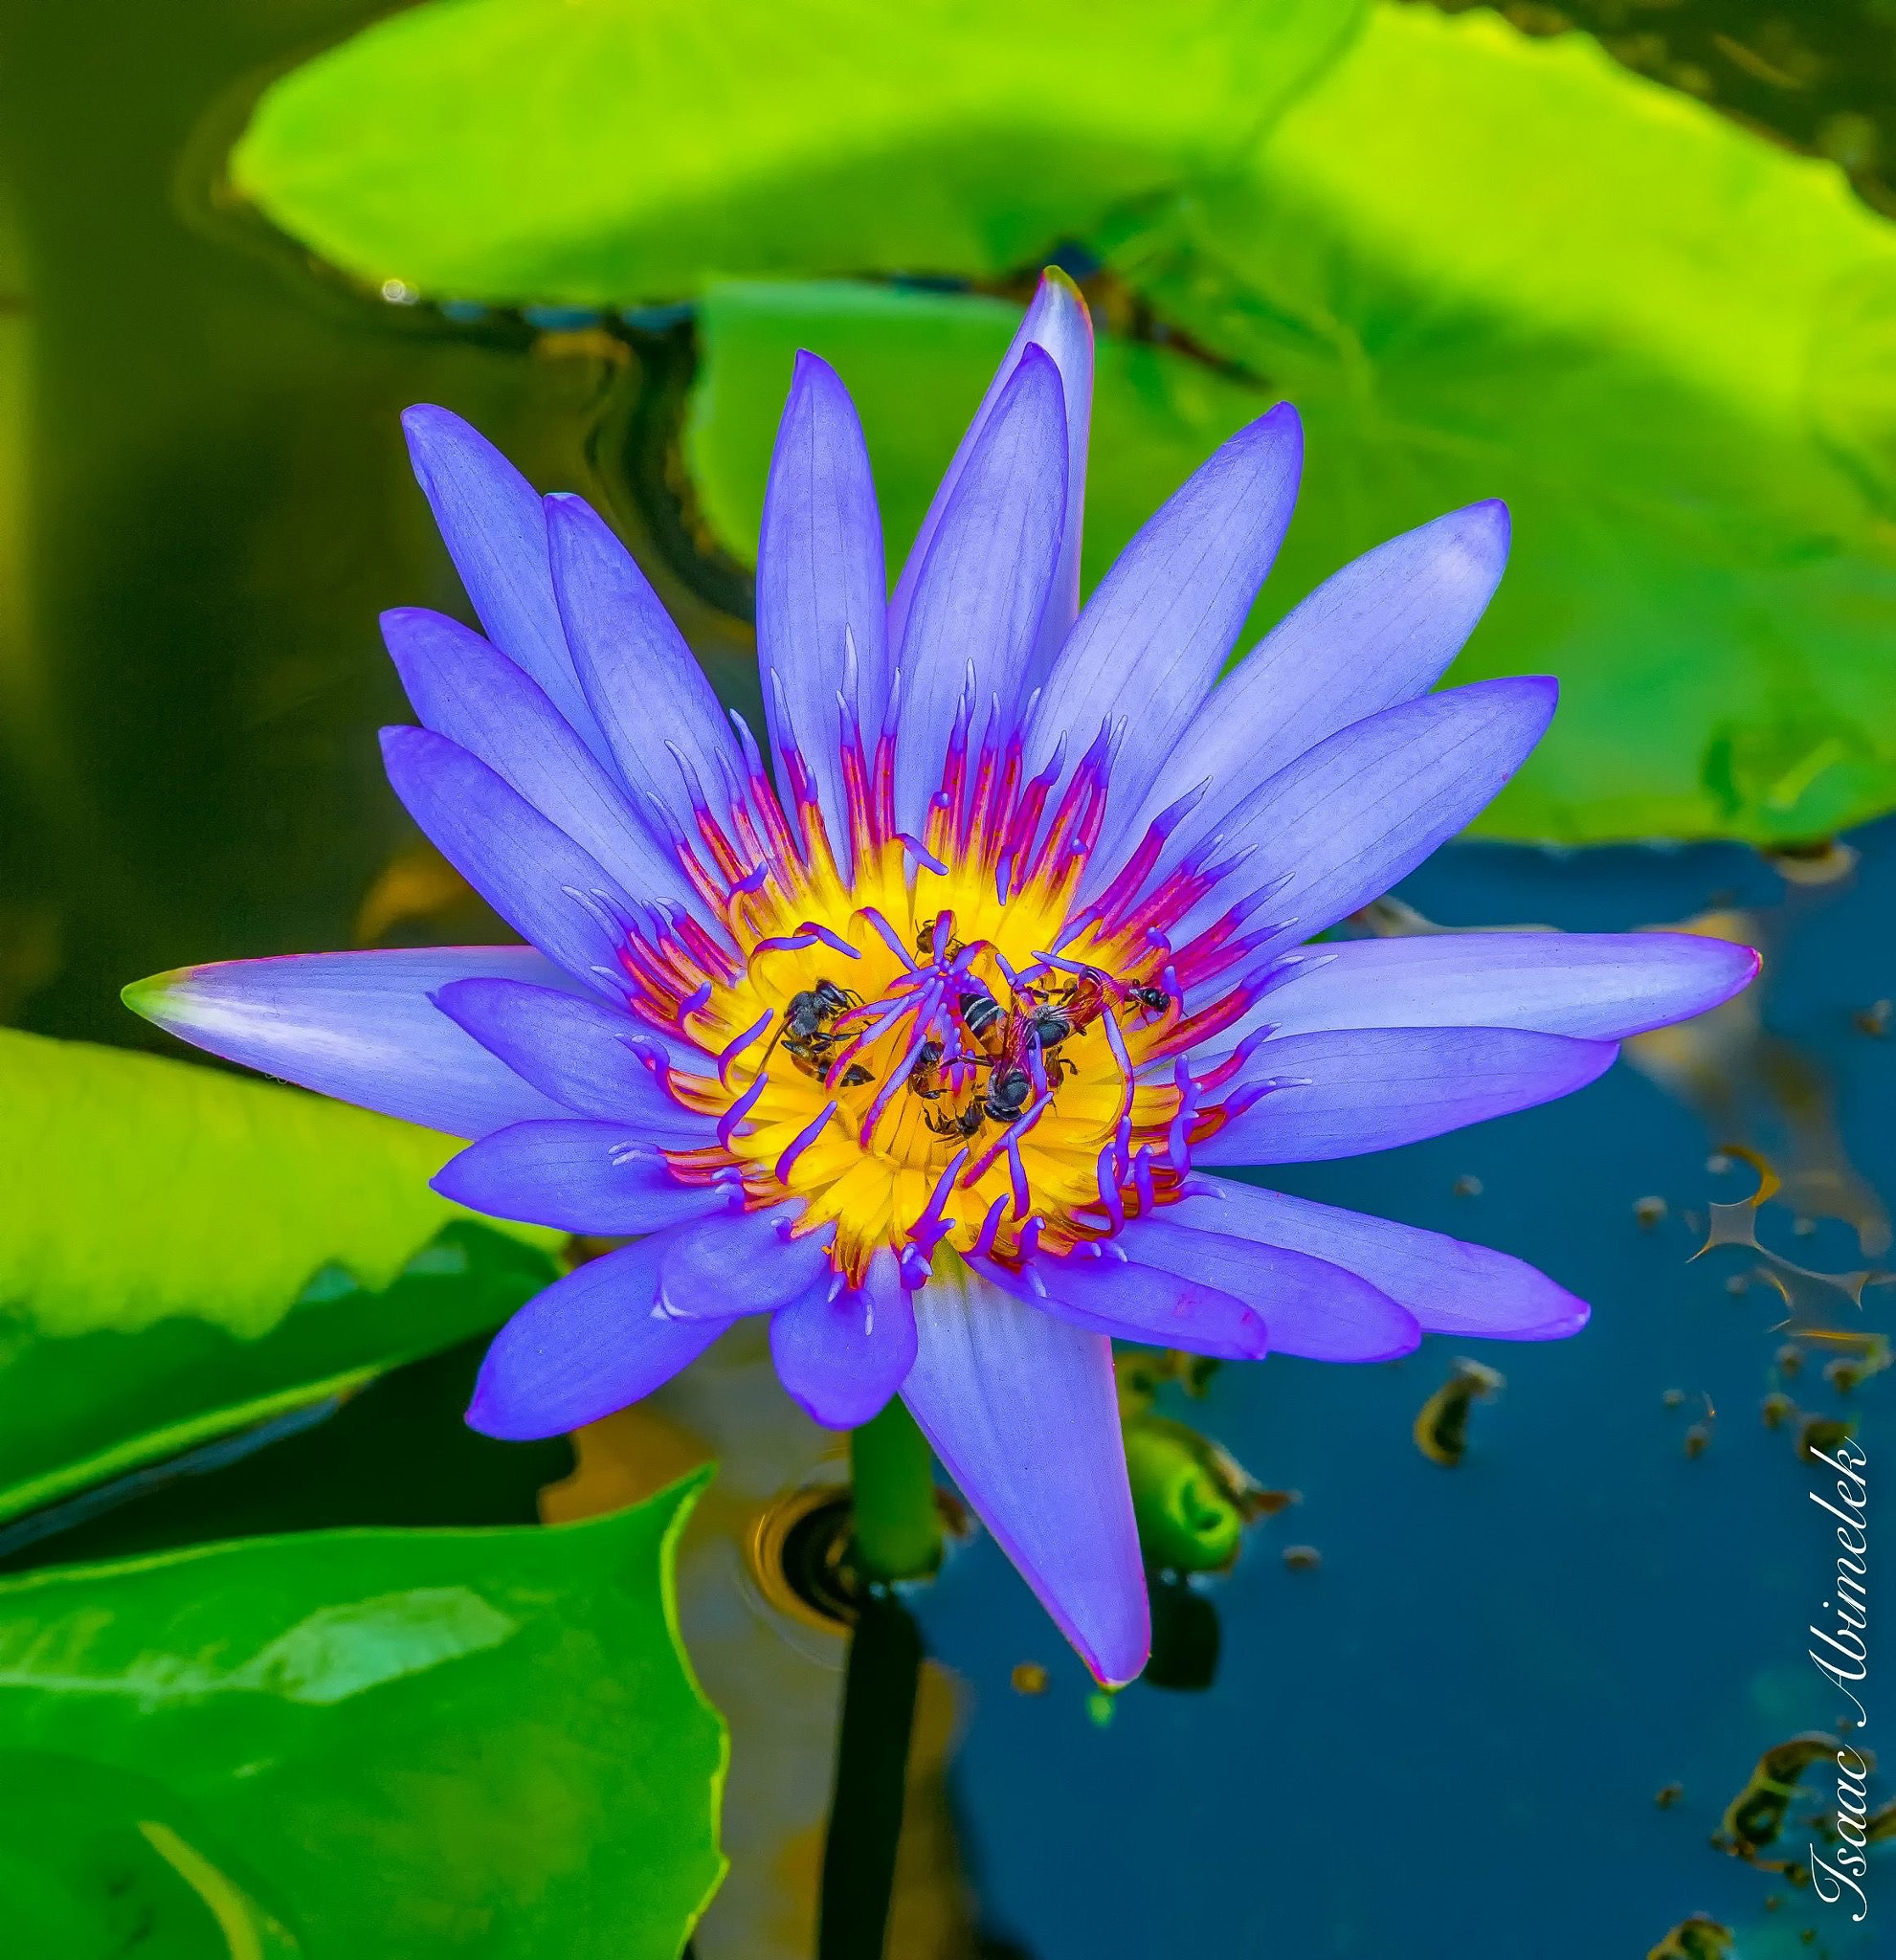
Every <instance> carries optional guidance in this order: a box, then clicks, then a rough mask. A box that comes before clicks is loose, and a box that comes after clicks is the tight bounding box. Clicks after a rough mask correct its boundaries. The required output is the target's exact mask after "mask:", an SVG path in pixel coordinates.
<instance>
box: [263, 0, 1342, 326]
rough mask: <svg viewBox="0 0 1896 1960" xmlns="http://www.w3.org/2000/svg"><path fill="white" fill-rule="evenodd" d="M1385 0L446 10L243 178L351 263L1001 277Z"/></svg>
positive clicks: (278, 100)
mask: <svg viewBox="0 0 1896 1960" xmlns="http://www.w3.org/2000/svg"><path fill="white" fill-rule="evenodd" d="M1362 12H1363V4H1362V0H1174V4H1173V5H1171V6H1169V7H1164V8H1154V7H1150V6H1148V5H1146V4H1144V0H1092V4H1090V5H1080V4H1078V0H1047V4H1043V5H1041V6H1038V7H1030V8H1022V7H1018V6H1015V5H1012V4H1009V0H909V4H907V5H904V6H900V7H885V6H879V5H875V4H864V0H801V4H798V5H795V6H791V7H785V6H781V5H770V4H768V0H726V4H725V5H722V6H719V7H715V8H706V7H704V6H702V5H700V4H697V0H589V4H587V5H585V6H569V7H563V8H560V9H558V10H557V11H556V12H555V13H553V14H551V15H549V13H548V11H547V9H546V5H545V4H544V0H433V4H429V5H424V6H419V7H414V8H411V9H408V10H406V11H402V12H399V13H396V14H394V15H393V16H392V17H390V19H387V20H384V21H380V22H378V23H377V24H376V25H374V26H373V27H370V28H368V29H367V30H365V31H364V32H363V33H360V34H357V35H356V36H355V37H354V38H353V39H351V40H348V41H345V42H344V43H343V44H342V45H341V46H340V47H338V48H335V49H332V50H331V51H330V52H329V53H327V54H325V55H322V56H318V57H317V58H316V59H315V60H313V61H311V62H309V63H308V64H307V65H305V66H304V67H302V68H300V69H297V70H296V71H295V72H293V73H292V74H290V75H288V76H286V77H284V78H282V79H281V80H280V81H279V82H277V83H275V84H274V85H273V86H272V87H271V88H269V89H268V90H266V91H265V93H264V95H263V98H262V100H261V101H260V102H259V103H258V105H257V113H256V115H255V117H254V118H253V120H252V122H251V124H250V127H249V128H248V130H247V131H246V132H245V134H244V136H243V137H242V139H241V140H240V141H239V143H238V145H237V146H236V149H235V151H234V153H233V156H232V159H231V174H232V177H233V180H234V183H235V185H236V187H237V188H238V189H240V190H241V191H243V192H244V193H245V194H247V195H248V196H250V197H251V198H253V199H254V200H255V201H256V202H257V204H258V205H259V206H260V207H261V208H262V210H263V211H264V212H265V213H266V214H267V215H268V216H269V217H271V218H272V219H274V220H275V221H276V222H277V223H278V224H279V225H280V226H281V227H282V228H283V229H284V230H285V231H287V232H289V233H290V234H293V235H294V236H295V237H297V238H299V239H301V241H302V242H303V243H304V244H306V245H309V246H311V247H313V248H314V249H315V250H316V251H317V252H319V253H321V254H322V255H323V256H324V257H326V258H328V259H330V260H331V261H332V262H334V263H335V264H337V265H339V266H341V267H343V268H344V269H345V270H346V271H348V272H350V273H353V274H355V275H357V276H358V277H360V278H367V279H369V280H371V281H374V282H376V283H380V282H381V281H383V280H385V279H390V278H398V279H400V280H402V281H404V282H405V283H406V284H407V285H409V286H411V287H418V288H419V289H420V290H421V291H423V292H424V293H428V294H438V295H441V296H443V297H448V298H459V299H474V300H485V301H567V302H578V303H584V304H593V305H597V304H613V303H625V302H629V301H641V300H649V299H667V298H677V297H679V296H680V295H682V294H687V293H695V292H697V291H698V290H700V288H701V287H702V285H703V281H704V278H705V277H706V275H707V274H711V273H716V272H723V273H725V274H745V273H753V272H786V273H821V272H859V271H875V270H895V269H900V268H903V267H915V268H920V269H925V270H927V271H931V272H958V273H994V272H999V271H1003V270H1006V269H1009V268H1012V267H1014V266H1016V265H1019V264H1021V263H1024V262H1025V261H1027V260H1029V259H1032V258H1035V257H1036V256H1038V255H1041V254H1043V253H1045V252H1046V251H1047V250H1048V249H1049V248H1050V247H1051V246H1052V245H1054V244H1055V243H1057V242H1058V241H1059V240H1060V238H1062V237H1071V236H1077V235H1078V234H1081V233H1082V232H1083V231H1085V230H1086V229H1088V228H1090V227H1091V226H1093V225H1096V224H1097V223H1098V222H1099V221H1100V219H1101V218H1102V217H1103V216H1104V214H1105V212H1107V211H1108V210H1109V209H1111V207H1112V206H1113V205H1114V204H1115V203H1116V202H1118V201H1119V200H1121V199H1123V198H1126V197H1128V196H1133V195H1138V194H1141V193H1145V192H1149V191H1152V190H1156V189H1163V188H1165V187H1168V186H1171V185H1172V184H1175V183H1178V182H1180V181H1181V180H1183V179H1185V178H1187V177H1189V176H1192V175H1193V174H1196V173H1198V172H1201V171H1204V170H1207V169H1216V168H1217V167H1221V166H1223V165H1225V164H1227V163H1229V162H1230V161H1231V160H1232V159H1233V158H1234V157H1235V156H1237V155H1238V153H1239V152H1240V150H1241V149H1242V147H1243V146H1244V145H1246V144H1247V143H1248V142H1249V141H1251V140H1253V139H1255V137H1256V136H1257V134H1258V133H1259V132H1260V130H1261V129H1262V128H1263V127H1264V126H1265V124H1266V123H1268V122H1269V121H1270V119H1271V118H1272V117H1273V116H1274V115H1275V114H1276V113H1277V112H1278V111H1279V110H1280V109H1281V108H1282V107H1283V104H1284V102H1286V101H1287V100H1290V99H1291V98H1292V97H1293V96H1294V95H1295V94H1296V92H1297V91H1298V90H1299V89H1300V88H1301V87H1302V86H1303V85H1304V84H1305V82H1306V81H1307V79H1308V78H1309V77H1310V76H1311V75H1312V74H1314V73H1316V72H1317V71H1319V70H1320V69H1321V68H1322V67H1323V66H1324V64H1325V63H1326V62H1327V61H1328V60H1329V59H1330V58H1331V57H1332V56H1334V54H1335V53H1336V51H1337V50H1338V49H1339V48H1340V47H1342V46H1343V45H1344V44H1345V43H1346V42H1347V41H1348V39H1349V37H1350V33H1352V32H1353V31H1354V30H1355V28H1356V25H1357V23H1358V21H1359V20H1360V18H1361V16H1362Z"/></svg>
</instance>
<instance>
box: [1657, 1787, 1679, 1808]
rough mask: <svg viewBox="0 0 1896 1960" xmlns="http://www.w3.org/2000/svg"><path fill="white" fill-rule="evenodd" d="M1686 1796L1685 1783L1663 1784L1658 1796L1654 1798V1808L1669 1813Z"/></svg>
mask: <svg viewBox="0 0 1896 1960" xmlns="http://www.w3.org/2000/svg"><path fill="white" fill-rule="evenodd" d="M1684 1794H1685V1786H1684V1784H1683V1783H1666V1784H1662V1785H1661V1787H1660V1790H1659V1793H1658V1794H1657V1795H1655V1796H1654V1798H1653V1808H1654V1809H1655V1810H1662V1811H1669V1810H1670V1809H1671V1808H1672V1807H1673V1805H1674V1804H1676V1803H1677V1802H1678V1801H1679V1799H1680V1798H1681V1797H1682V1796H1684Z"/></svg>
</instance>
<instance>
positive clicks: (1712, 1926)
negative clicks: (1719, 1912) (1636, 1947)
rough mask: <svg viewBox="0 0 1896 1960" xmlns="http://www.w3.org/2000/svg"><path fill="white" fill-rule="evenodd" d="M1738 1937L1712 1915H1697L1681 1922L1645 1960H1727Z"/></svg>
mask: <svg viewBox="0 0 1896 1960" xmlns="http://www.w3.org/2000/svg"><path fill="white" fill-rule="evenodd" d="M1736 1937H1737V1936H1736V1934H1734V1933H1733V1932H1732V1930H1731V1928H1730V1927H1729V1926H1721V1925H1720V1924H1719V1922H1718V1921H1717V1920H1715V1919H1713V1918H1712V1917H1711V1915H1710V1914H1709V1913H1706V1912H1695V1913H1693V1914H1692V1916H1691V1918H1690V1919H1682V1920H1681V1921H1680V1922H1679V1924H1678V1925H1677V1926H1675V1927H1673V1928H1672V1930H1671V1931H1670V1932H1669V1933H1667V1934H1666V1936H1665V1937H1664V1938H1663V1939H1662V1940H1661V1941H1660V1943H1659V1945H1658V1946H1656V1947H1655V1948H1653V1949H1652V1950H1651V1951H1650V1952H1649V1953H1647V1955H1646V1960H1725V1955H1727V1954H1728V1953H1729V1952H1730V1950H1731V1942H1732V1941H1733V1940H1734V1939H1735V1938H1736Z"/></svg>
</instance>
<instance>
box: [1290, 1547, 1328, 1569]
mask: <svg viewBox="0 0 1896 1960" xmlns="http://www.w3.org/2000/svg"><path fill="white" fill-rule="evenodd" d="M1323 1562H1324V1555H1323V1553H1322V1552H1320V1551H1319V1550H1318V1549H1317V1548H1316V1547H1315V1546H1314V1545H1286V1546H1285V1547H1284V1548H1283V1563H1284V1565H1285V1566H1286V1567H1287V1568H1288V1569H1289V1570H1291V1571H1293V1572H1314V1571H1315V1570H1317V1568H1318V1567H1319V1566H1320V1565H1322V1564H1323Z"/></svg>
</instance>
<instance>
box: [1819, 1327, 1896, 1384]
mask: <svg viewBox="0 0 1896 1960" xmlns="http://www.w3.org/2000/svg"><path fill="white" fill-rule="evenodd" d="M1804 1338H1805V1339H1806V1340H1807V1341H1828V1342H1831V1343H1833V1344H1834V1345H1836V1346H1837V1347H1840V1348H1852V1349H1854V1350H1855V1351H1854V1352H1853V1353H1844V1354H1840V1355H1838V1356H1837V1357H1836V1358H1835V1359H1834V1360H1831V1361H1826V1362H1825V1363H1824V1365H1823V1378H1824V1380H1825V1381H1827V1382H1828V1383H1829V1384H1830V1386H1831V1387H1832V1388H1833V1389H1835V1390H1837V1391H1838V1392H1839V1393H1840V1394H1844V1395H1847V1394H1849V1393H1850V1392H1851V1391H1852V1390H1853V1389H1857V1388H1861V1387H1862V1386H1863V1383H1864V1382H1866V1381H1868V1380H1869V1378H1870V1376H1871V1375H1876V1374H1881V1373H1882V1372H1883V1370H1885V1368H1887V1367H1888V1366H1889V1363H1890V1360H1891V1353H1890V1346H1889V1339H1888V1336H1887V1335H1885V1334H1879V1333H1853V1332H1849V1331H1847V1330H1840V1329H1837V1328H1831V1327H1812V1328H1810V1329H1809V1330H1808V1331H1807V1332H1806V1334H1805V1336H1804Z"/></svg>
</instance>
